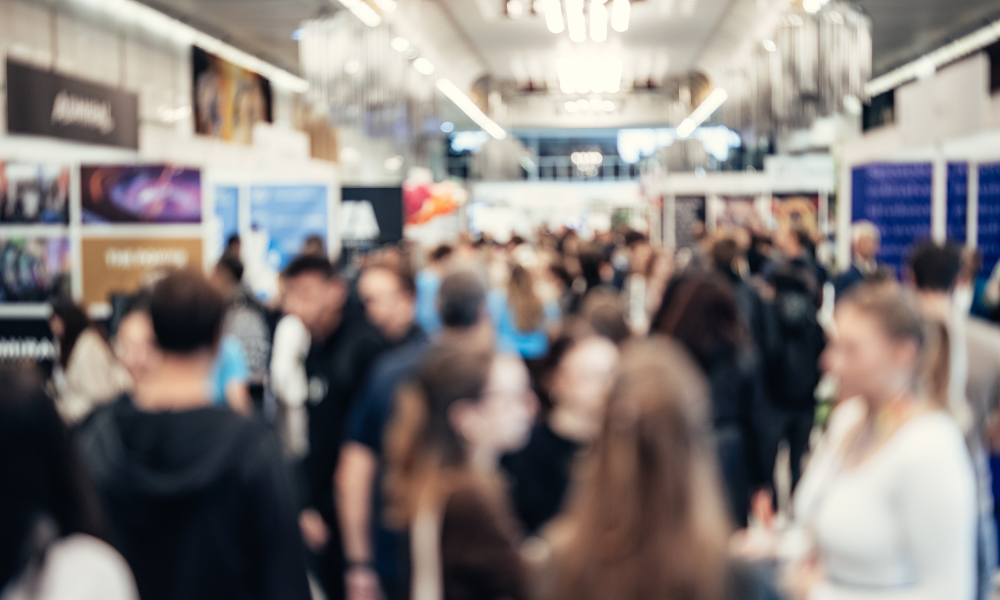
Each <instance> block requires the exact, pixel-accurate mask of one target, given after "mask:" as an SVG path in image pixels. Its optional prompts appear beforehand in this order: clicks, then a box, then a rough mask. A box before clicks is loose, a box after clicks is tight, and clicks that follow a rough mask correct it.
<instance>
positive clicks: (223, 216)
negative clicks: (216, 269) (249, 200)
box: [215, 185, 240, 256]
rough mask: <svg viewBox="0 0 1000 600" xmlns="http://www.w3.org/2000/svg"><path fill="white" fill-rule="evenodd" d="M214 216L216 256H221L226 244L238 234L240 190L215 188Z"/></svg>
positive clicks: (224, 187)
mask: <svg viewBox="0 0 1000 600" xmlns="http://www.w3.org/2000/svg"><path fill="white" fill-rule="evenodd" d="M215 216H216V218H217V219H218V226H219V236H218V238H219V239H218V243H217V247H216V255H217V256H222V253H223V252H225V250H226V242H228V241H229V238H230V237H232V236H234V235H237V234H239V232H240V188H238V187H236V186H235V185H220V186H216V188H215Z"/></svg>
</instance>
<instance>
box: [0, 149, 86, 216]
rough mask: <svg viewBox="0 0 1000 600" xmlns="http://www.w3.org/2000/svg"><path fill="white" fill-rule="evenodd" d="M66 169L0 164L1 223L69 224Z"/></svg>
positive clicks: (1, 162) (57, 166)
mask: <svg viewBox="0 0 1000 600" xmlns="http://www.w3.org/2000/svg"><path fill="white" fill-rule="evenodd" d="M69 193H70V178H69V167H67V166H60V165H46V164H35V163H21V162H4V161H0V223H18V224H22V223H37V224H44V225H65V224H67V223H69Z"/></svg>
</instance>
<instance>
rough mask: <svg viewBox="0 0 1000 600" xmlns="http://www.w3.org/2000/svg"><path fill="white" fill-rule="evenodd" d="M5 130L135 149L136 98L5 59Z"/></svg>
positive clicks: (137, 113) (136, 125) (137, 104)
mask: <svg viewBox="0 0 1000 600" xmlns="http://www.w3.org/2000/svg"><path fill="white" fill-rule="evenodd" d="M7 130H8V131H9V132H10V133H26V134H33V135H44V136H51V137H58V138H65V139H70V140H78V141H81V142H91V143H95V144H105V145H108V146H120V147H123V148H132V149H138V148H139V97H138V96H137V95H136V94H132V93H128V92H123V91H120V90H116V89H114V88H109V87H106V86H103V85H98V84H94V83H89V82H86V81H82V80H80V79H75V78H73V77H65V76H63V75H56V74H55V73H50V72H48V71H41V70H39V69H35V68H33V67H29V66H27V65H22V64H21V63H18V62H14V61H12V60H10V59H7Z"/></svg>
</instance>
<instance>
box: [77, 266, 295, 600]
mask: <svg viewBox="0 0 1000 600" xmlns="http://www.w3.org/2000/svg"><path fill="white" fill-rule="evenodd" d="M224 312H225V303H224V300H223V298H222V296H221V295H220V294H219V293H218V292H217V291H216V290H215V288H213V287H212V286H211V285H210V284H209V283H208V281H207V280H206V279H205V278H204V277H202V276H201V275H198V274H195V273H193V272H176V273H173V274H171V275H169V276H167V277H166V278H165V279H163V280H162V281H161V282H160V283H158V284H157V285H156V287H155V289H154V291H153V295H152V300H151V302H150V317H151V320H152V323H153V330H154V332H155V334H156V339H157V344H158V346H159V352H158V353H157V355H158V356H157V358H156V360H155V361H153V364H152V365H151V367H150V372H149V373H148V374H147V375H146V376H145V377H143V378H142V379H141V380H139V381H137V382H136V389H135V392H134V393H133V395H132V396H131V397H123V398H121V399H120V400H119V401H118V402H115V403H114V404H111V405H108V406H105V407H103V408H101V409H99V410H97V411H95V412H94V414H93V415H91V417H90V418H89V419H88V420H87V421H86V422H84V424H83V425H82V426H81V428H80V430H79V432H78V437H77V441H78V443H79V446H80V449H81V453H82V456H83V459H84V462H85V464H86V465H87V466H88V467H89V469H90V472H91V475H92V476H93V478H94V480H95V483H96V484H97V488H98V491H99V493H100V496H101V500H102V501H103V505H104V508H105V512H106V516H107V520H108V524H109V530H110V531H109V532H110V534H111V541H112V542H113V543H114V544H115V545H116V546H117V548H118V550H119V551H120V552H121V553H122V555H124V556H125V558H126V559H127V560H128V562H129V565H130V566H131V567H132V571H133V572H134V574H135V579H136V583H137V584H138V587H139V593H140V595H141V596H142V598H143V600H160V599H162V600H174V599H177V598H185V599H195V600H197V599H202V598H203V599H205V600H215V599H218V598H240V599H243V598H246V599H250V598H259V599H262V600H263V599H272V598H273V599H275V600H277V599H282V600H283V599H299V600H307V599H308V598H309V587H308V582H307V579H306V569H305V563H304V561H303V552H302V544H301V541H300V538H299V532H298V529H297V527H296V523H295V502H294V498H293V493H292V489H291V486H290V483H289V479H288V477H287V473H286V472H285V468H284V464H283V460H282V456H281V445H280V442H279V441H278V439H277V437H276V436H275V435H274V433H273V432H272V431H271V430H270V429H269V428H268V427H267V426H266V425H264V424H263V423H261V422H259V421H256V420H249V419H245V418H243V417H241V416H239V415H237V414H236V413H234V412H232V411H231V410H230V409H228V408H225V407H216V406H212V402H211V398H210V388H209V385H208V379H209V373H210V371H211V369H212V365H213V363H214V360H215V354H216V349H217V346H218V342H219V333H220V329H221V325H222V318H223V314H224Z"/></svg>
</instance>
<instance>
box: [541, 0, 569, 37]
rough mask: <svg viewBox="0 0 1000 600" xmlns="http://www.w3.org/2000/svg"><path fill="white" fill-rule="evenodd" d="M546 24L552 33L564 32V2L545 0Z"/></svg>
mask: <svg viewBox="0 0 1000 600" xmlns="http://www.w3.org/2000/svg"><path fill="white" fill-rule="evenodd" d="M545 26H546V27H548V28H549V31H551V32H552V33H562V32H563V31H565V30H566V23H565V21H563V13H562V4H561V3H560V2H559V0H545Z"/></svg>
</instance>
